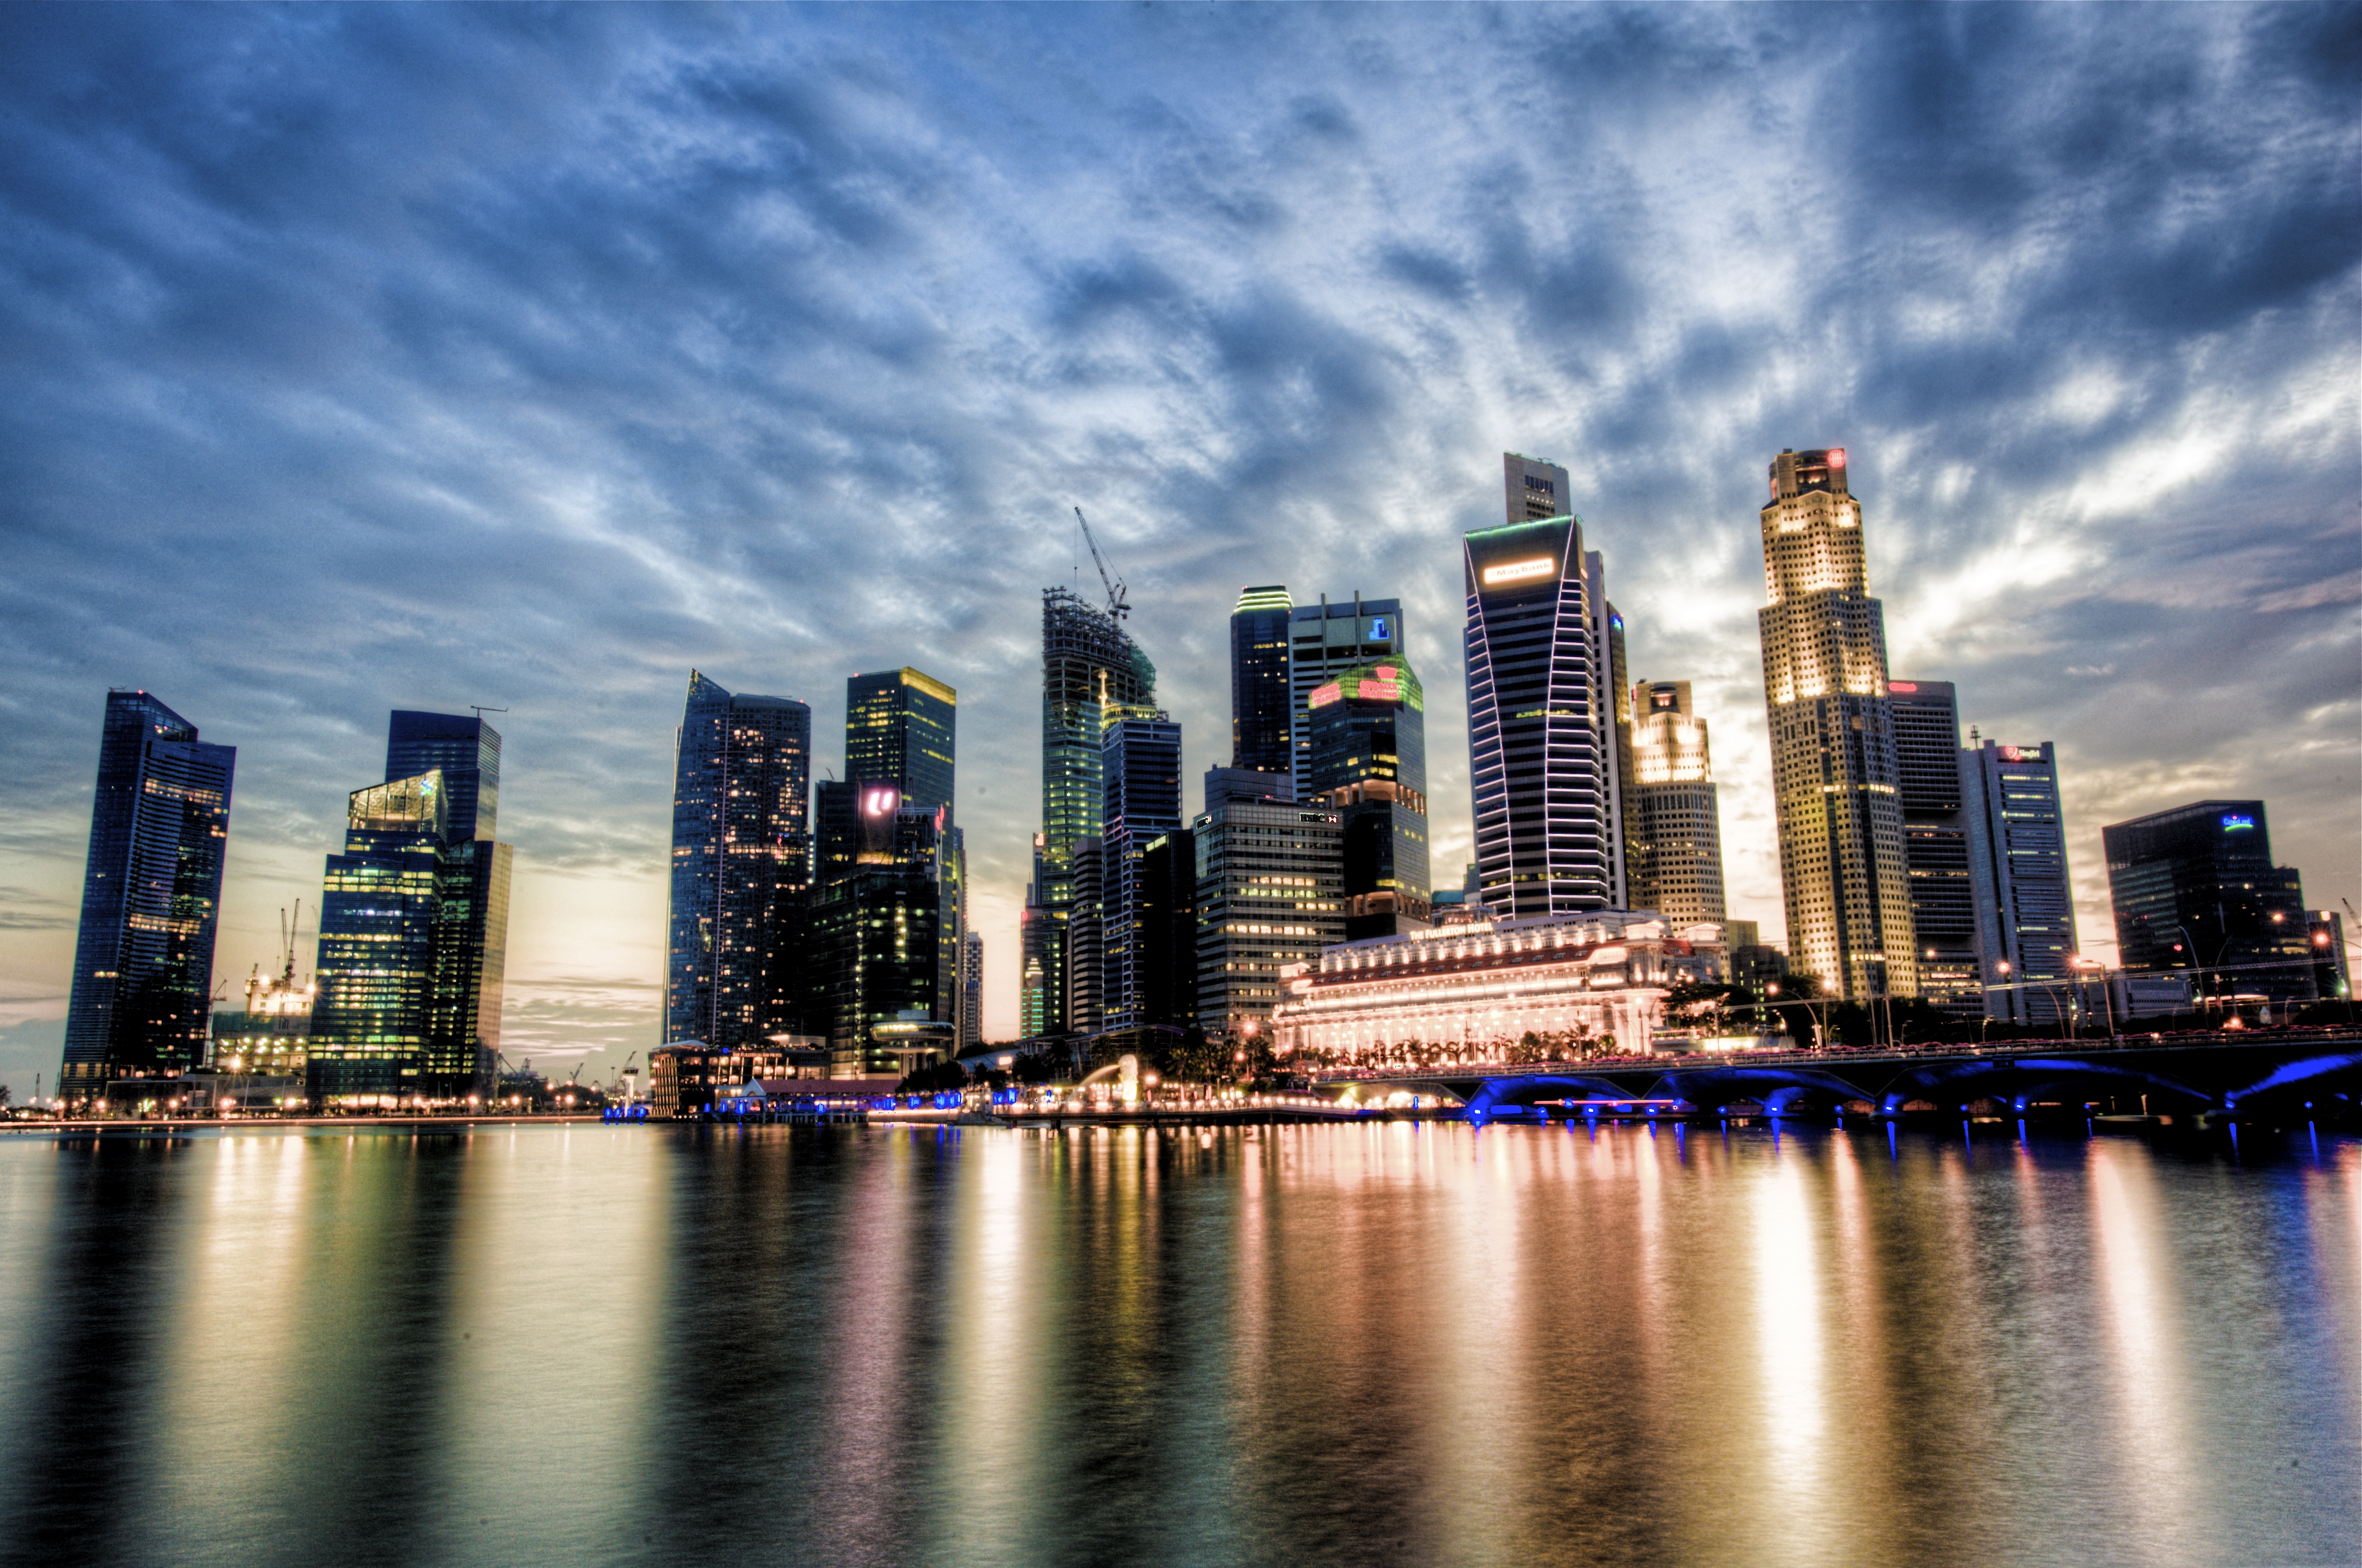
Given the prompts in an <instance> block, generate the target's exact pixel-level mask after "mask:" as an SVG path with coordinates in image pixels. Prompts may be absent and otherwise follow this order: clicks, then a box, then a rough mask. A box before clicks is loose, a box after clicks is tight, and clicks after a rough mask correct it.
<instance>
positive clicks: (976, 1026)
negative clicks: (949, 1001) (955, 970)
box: [959, 931, 984, 1055]
mask: <svg viewBox="0 0 2362 1568" xmlns="http://www.w3.org/2000/svg"><path fill="white" fill-rule="evenodd" d="M959 1042H960V1054H961V1055H966V1054H967V1053H968V1052H970V1051H973V1050H976V1049H977V1047H978V1046H980V1045H982V1044H983V1043H984V937H983V935H982V933H978V932H973V931H971V932H969V933H967V934H966V935H965V936H963V937H961V938H960V1015H959Z"/></svg>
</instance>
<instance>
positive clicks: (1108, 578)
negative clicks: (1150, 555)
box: [1075, 506, 1131, 621]
mask: <svg viewBox="0 0 2362 1568" xmlns="http://www.w3.org/2000/svg"><path fill="white" fill-rule="evenodd" d="M1075 521H1076V522H1077V523H1079V524H1081V525H1083V543H1085V544H1086V545H1088V546H1089V547H1091V564H1092V565H1093V566H1095V567H1097V568H1098V569H1099V581H1100V583H1101V584H1102V585H1104V586H1105V587H1106V589H1107V596H1108V613H1109V615H1110V616H1112V617H1114V618H1115V619H1116V620H1118V621H1120V620H1122V619H1123V618H1124V617H1125V616H1127V615H1129V614H1131V605H1129V604H1127V603H1125V602H1124V600H1123V596H1124V592H1125V589H1124V585H1123V580H1122V579H1121V578H1120V577H1116V576H1113V575H1111V574H1110V573H1109V571H1108V564H1107V558H1106V557H1105V556H1103V555H1101V554H1099V542H1098V540H1097V539H1095V538H1093V537H1092V536H1091V525H1090V520H1089V519H1088V518H1086V517H1085V516H1084V515H1083V509H1082V508H1081V507H1079V506H1077V507H1076V508H1075Z"/></svg>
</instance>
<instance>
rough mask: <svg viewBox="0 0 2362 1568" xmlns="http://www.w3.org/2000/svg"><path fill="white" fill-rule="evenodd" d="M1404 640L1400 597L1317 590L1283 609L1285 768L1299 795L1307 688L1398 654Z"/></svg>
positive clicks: (1305, 771)
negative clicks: (1341, 598)
mask: <svg viewBox="0 0 2362 1568" xmlns="http://www.w3.org/2000/svg"><path fill="white" fill-rule="evenodd" d="M1408 646H1409V644H1408V640H1407V638H1406V637H1405V636H1404V635H1403V618H1402V602H1401V601H1400V600H1396V599H1364V598H1363V597H1362V596H1361V594H1359V593H1358V592H1357V593H1355V594H1354V595H1353V599H1352V602H1351V603H1345V602H1338V603H1334V604H1331V603H1330V602H1329V598H1328V596H1327V595H1326V594H1323V595H1322V596H1321V599H1320V602H1319V603H1318V604H1299V605H1297V607H1296V608H1295V609H1294V610H1292V611H1290V612H1288V626H1287V688H1288V699H1287V700H1288V721H1287V722H1288V731H1289V739H1290V751H1289V756H1291V757H1292V758H1293V759H1294V760H1293V761H1292V762H1291V763H1290V764H1289V766H1288V768H1287V771H1288V773H1289V775H1290V776H1291V777H1292V778H1293V779H1294V780H1295V786H1296V794H1297V797H1298V798H1299V799H1301V798H1302V797H1303V796H1304V795H1305V794H1306V792H1307V791H1308V789H1309V788H1310V786H1309V785H1308V784H1307V782H1306V780H1307V778H1308V777H1309V776H1310V771H1311V767H1312V693H1313V692H1314V691H1316V690H1319V688H1321V687H1323V686H1326V685H1328V684H1329V683H1330V681H1332V680H1334V679H1337V678H1338V677H1339V676H1341V675H1342V674H1344V673H1345V672H1346V671H1347V670H1349V669H1352V668H1355V667H1357V666H1360V665H1363V664H1368V663H1370V662H1372V661H1373V660H1375V659H1390V658H1400V657H1403V654H1404V653H1405V651H1406V650H1407V647H1408Z"/></svg>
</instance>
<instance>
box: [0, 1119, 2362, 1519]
mask: <svg viewBox="0 0 2362 1568" xmlns="http://www.w3.org/2000/svg"><path fill="white" fill-rule="evenodd" d="M2261 1143H2262V1141H2260V1140H2258V1139H2257V1138H2255V1137H2254V1136H2253V1135H2252V1134H2251V1135H2250V1136H2249V1137H2248V1139H2247V1141H2246V1146H2245V1148H2244V1149H2243V1150H2242V1151H2240V1152H2239V1153H2238V1154H2233V1152H2232V1151H2230V1150H2229V1149H2227V1148H2215V1147H2213V1146H2192V1147H2188V1148H2178V1147H2171V1146H2167V1147H2159V1148H2152V1147H2150V1146H2149V1145H2147V1144H2145V1143H2137V1142H2132V1141H2125V1140H2099V1141H2092V1142H2087V1141H2084V1140H2081V1139H2065V1138H2060V1139H2045V1138H2044V1137H2042V1136H2041V1135H2039V1134H2038V1133H2037V1134H2035V1135H2033V1136H2030V1137H2022V1138H2021V1137H2013V1136H2003V1135H2000V1134H1998V1133H1996V1135H1994V1136H1992V1138H1990V1139H1984V1140H1971V1139H1967V1138H1964V1137H1962V1136H1960V1135H1959V1134H1957V1133H1954V1134H1949V1135H1942V1136H1938V1135H1932V1134H1928V1135H1923V1134H1916V1133H1912V1132H1904V1133H1902V1134H1900V1135H1899V1136H1894V1137H1890V1135H1889V1133H1888V1132H1887V1131H1886V1130H1884V1129H1875V1128H1870V1129H1861V1130H1858V1131H1849V1132H1835V1133H1829V1132H1795V1131H1787V1132H1781V1133H1778V1134H1776V1135H1775V1134H1773V1133H1772V1132H1769V1131H1768V1130H1765V1129H1760V1128H1743V1129H1722V1128H1688V1129H1684V1128H1675V1127H1665V1128H1649V1127H1617V1126H1608V1127H1589V1126H1584V1125H1579V1124H1578V1125H1574V1126H1567V1127H1552V1128H1540V1127H1507V1128H1494V1129H1490V1130H1487V1131H1485V1132H1482V1133H1476V1132H1471V1131H1470V1130H1469V1129H1467V1128H1464V1127H1458V1126H1448V1125H1424V1126H1422V1125H1410V1124H1393V1125H1365V1126H1354V1127H1319V1128H1284V1129H1273V1130H1259V1131H1249V1132H1196V1131H1186V1132H1177V1133H1176V1132H1143V1131H1140V1130H1124V1131H1120V1132H1107V1131H1096V1132H1094V1131H1082V1130H1074V1131H1069V1132H1065V1133H1063V1134H1044V1133H1040V1132H1026V1133H1017V1132H999V1131H992V1130H982V1131H966V1132H958V1131H953V1130H948V1129H944V1130H935V1129H930V1130H923V1131H911V1130H888V1129H875V1130H864V1129H803V1130H792V1131H791V1130H789V1129H785V1128H757V1129H744V1130H736V1129H704V1130H668V1129H660V1128H646V1127H640V1128H629V1127H626V1128H611V1127H574V1128H530V1129H521V1130H520V1129H508V1128H496V1129H484V1130H480V1131H476V1132H467V1133H455V1134H450V1135H442V1136H436V1137H426V1138H416V1139H414V1138H411V1137H408V1136H403V1135H396V1134H388V1133H370V1132H355V1133H351V1134H343V1133H336V1134H319V1135H304V1134H299V1133H286V1132H253V1133H240V1134H238V1135H235V1136H219V1137H204V1138H197V1139H193V1140H186V1141H182V1142H177V1143H165V1142H160V1141H159V1142H132V1141H125V1142H121V1143H113V1142H110V1143H105V1144H103V1145H101V1146H99V1147H96V1148H92V1147H89V1146H58V1145H53V1144H50V1143H37V1142H33V1141H30V1140H12V1141H7V1142H0V1351H5V1353H6V1357H5V1361H0V1366H5V1368H6V1375H5V1379H0V1560H5V1561H9V1562H19V1561H21V1562H77V1561H86V1562H122V1563H147V1562H175V1563H179V1562H189V1563H241V1564H243V1563H280V1562H285V1563H315V1562H324V1561H326V1562H347V1561H349V1562H354V1563H375V1562H388V1563H393V1562H403V1563H407V1562H418V1563H429V1562H431V1563H463V1564H468V1563H487V1564H490V1563H513V1562H689V1561H696V1562H707V1561H712V1562H735V1561H763V1562H825V1563H864V1564H866V1563H877V1564H899V1563H910V1562H958V1563H1009V1564H1031V1563H1061V1562H1073V1563H1090V1562H1142V1563H1164V1562H1174V1563H1182V1562H1269V1563H1297V1562H1455V1563H1456V1562H1470V1563H1476V1562H1678V1563H1691V1562H1698V1563H1734V1564H1737V1563H1762V1562H1808V1563H1844V1562H1860V1563H1885V1562H1925V1563H1941V1562H1979V1563H1982V1562H2028V1563H2032V1562H2096V1563H2117V1562H2122V1563H2180V1562H2188V1563H2237V1562H2288V1563H2309V1562H2350V1561H2353V1560H2355V1558H2356V1546H2355V1544H2354V1543H2355V1542H2356V1540H2362V1145H2356V1144H2354V1143H2334V1142H2333V1143H2319V1144H2315V1143H2313V1142H2312V1141H2311V1140H2310V1139H2308V1138H2305V1137H2303V1136H2300V1137H2299V1138H2298V1139H2296V1140H2293V1141H2290V1143H2287V1144H2286V1145H2284V1146H2282V1145H2274V1146H2271V1147H2262V1146H2259V1145H2260V1144H2261Z"/></svg>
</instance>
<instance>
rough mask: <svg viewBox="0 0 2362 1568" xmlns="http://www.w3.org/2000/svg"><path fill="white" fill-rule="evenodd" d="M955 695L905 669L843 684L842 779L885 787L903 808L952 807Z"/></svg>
mask: <svg viewBox="0 0 2362 1568" xmlns="http://www.w3.org/2000/svg"><path fill="white" fill-rule="evenodd" d="M958 723H959V694H958V693H957V692H955V691H954V690H952V689H951V688H950V687H948V686H946V685H944V683H943V682H942V681H940V680H937V679H934V678H933V676H930V675H925V674H922V673H921V672H920V671H918V670H915V669H911V668H908V667H907V666H906V667H904V668H901V669H889V670H887V671H885V672H884V673H882V674H877V675H856V676H854V677H853V678H852V679H849V680H847V681H846V682H845V683H844V776H845V778H847V779H848V780H850V781H851V782H853V783H855V784H867V783H889V784H891V785H893V786H894V787H895V788H896V789H897V790H900V791H901V792H902V803H903V804H904V805H906V806H948V805H950V804H951V803H952V788H953V782H954V777H955V767H954V762H953V759H954V757H955V755H956V741H957V738H958Z"/></svg>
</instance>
